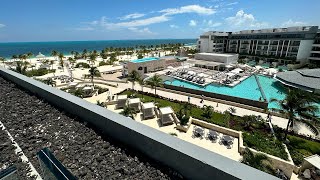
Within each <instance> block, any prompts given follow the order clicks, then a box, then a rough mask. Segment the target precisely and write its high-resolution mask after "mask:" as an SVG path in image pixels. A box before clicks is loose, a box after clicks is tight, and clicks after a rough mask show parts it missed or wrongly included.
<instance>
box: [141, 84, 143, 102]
mask: <svg viewBox="0 0 320 180" xmlns="http://www.w3.org/2000/svg"><path fill="white" fill-rule="evenodd" d="M141 91H142V99H143V85H141Z"/></svg>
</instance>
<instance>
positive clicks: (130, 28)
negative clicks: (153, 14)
mask: <svg viewBox="0 0 320 180" xmlns="http://www.w3.org/2000/svg"><path fill="white" fill-rule="evenodd" d="M128 29H129V30H131V31H133V32H136V33H142V34H155V33H153V32H151V31H150V29H149V28H143V29H138V28H135V27H129V28H128Z"/></svg>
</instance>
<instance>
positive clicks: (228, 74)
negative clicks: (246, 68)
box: [226, 72, 234, 77]
mask: <svg viewBox="0 0 320 180" xmlns="http://www.w3.org/2000/svg"><path fill="white" fill-rule="evenodd" d="M226 75H227V76H229V77H232V76H234V74H233V73H232V72H228V73H226Z"/></svg>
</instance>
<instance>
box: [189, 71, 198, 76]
mask: <svg viewBox="0 0 320 180" xmlns="http://www.w3.org/2000/svg"><path fill="white" fill-rule="evenodd" d="M188 74H190V75H193V74H196V73H195V72H194V71H188Z"/></svg>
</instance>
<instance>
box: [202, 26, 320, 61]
mask: <svg viewBox="0 0 320 180" xmlns="http://www.w3.org/2000/svg"><path fill="white" fill-rule="evenodd" d="M317 31H319V30H318V26H301V27H288V28H273V29H261V30H244V31H239V32H216V31H210V32H206V33H204V34H203V35H201V36H200V38H199V40H198V49H199V51H200V52H201V53H202V52H207V53H239V54H243V55H257V56H259V55H261V56H274V57H279V58H289V59H292V60H298V61H301V62H304V61H307V60H308V59H310V58H311V51H312V48H313V47H315V46H317V45H318V44H319V42H318V41H317V38H318V36H319V35H317ZM318 34H319V32H318ZM316 50H317V51H319V50H318V49H316ZM315 53H317V52H314V54H312V59H315V60H317V59H319V60H320V56H319V55H317V54H315Z"/></svg>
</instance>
